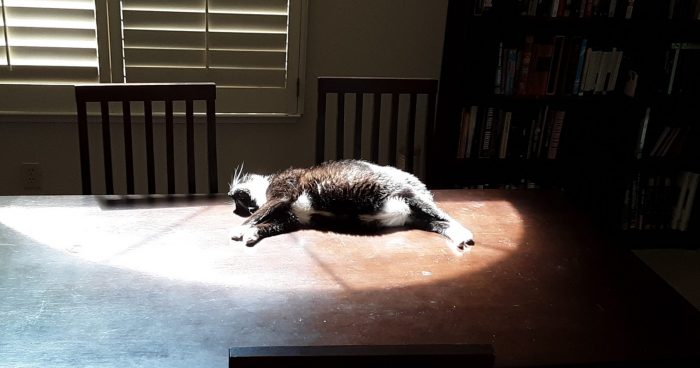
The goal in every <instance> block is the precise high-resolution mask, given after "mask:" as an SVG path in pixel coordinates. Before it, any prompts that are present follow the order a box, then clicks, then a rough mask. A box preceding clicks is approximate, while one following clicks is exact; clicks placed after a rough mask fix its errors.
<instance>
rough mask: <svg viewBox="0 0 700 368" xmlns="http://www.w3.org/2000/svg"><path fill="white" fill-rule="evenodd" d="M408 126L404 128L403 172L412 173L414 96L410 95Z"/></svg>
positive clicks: (414, 120)
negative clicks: (404, 151)
mask: <svg viewBox="0 0 700 368" xmlns="http://www.w3.org/2000/svg"><path fill="white" fill-rule="evenodd" d="M409 100H410V102H409V109H408V125H407V126H406V153H405V157H404V163H405V166H404V170H406V171H408V172H413V156H414V155H413V151H414V146H415V140H416V94H415V93H411V97H410V98H409Z"/></svg>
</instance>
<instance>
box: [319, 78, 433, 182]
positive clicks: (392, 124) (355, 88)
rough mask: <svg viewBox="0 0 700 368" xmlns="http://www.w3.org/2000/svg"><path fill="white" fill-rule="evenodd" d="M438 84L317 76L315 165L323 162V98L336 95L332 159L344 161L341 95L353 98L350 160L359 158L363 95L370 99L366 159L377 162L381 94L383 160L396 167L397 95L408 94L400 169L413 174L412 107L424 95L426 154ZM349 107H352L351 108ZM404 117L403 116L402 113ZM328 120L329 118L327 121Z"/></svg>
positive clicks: (324, 133) (343, 123) (324, 107)
mask: <svg viewBox="0 0 700 368" xmlns="http://www.w3.org/2000/svg"><path fill="white" fill-rule="evenodd" d="M437 87H438V82H437V80H435V79H415V78H413V79H411V78H354V77H319V78H318V105H317V108H318V109H317V120H316V163H317V164H318V163H321V162H323V161H324V160H325V159H326V157H325V148H326V142H325V140H326V139H325V136H326V123H327V122H326V111H327V106H326V104H327V95H329V94H336V95H337V109H336V111H337V114H336V119H335V123H336V128H335V132H336V134H335V154H336V157H335V159H340V158H345V157H344V156H345V154H344V151H345V133H344V132H345V120H346V119H345V110H346V106H345V95H346V94H348V95H350V94H354V95H355V106H354V110H355V121H354V127H353V137H352V147H353V148H352V157H353V158H358V159H359V158H361V152H362V137H363V135H362V125H363V123H362V122H363V113H364V110H365V109H364V106H363V100H364V95H365V94H371V95H372V97H373V103H372V105H373V106H372V109H371V110H372V114H371V117H370V138H369V141H370V157H369V159H370V160H371V161H373V162H378V161H379V151H380V142H379V137H380V120H381V119H380V115H381V111H382V94H388V95H390V97H391V102H390V104H389V108H390V115H389V122H388V124H389V127H388V130H389V132H388V143H387V146H386V150H387V151H388V152H387V161H388V163H389V164H390V165H393V166H397V141H398V139H399V137H398V133H399V129H398V127H399V116H400V115H402V114H399V110H400V109H399V100H400V96H401V95H408V96H409V102H408V113H407V121H406V125H405V129H403V130H404V132H405V137H404V139H405V145H406V147H405V152H404V157H405V162H404V165H403V169H404V170H406V171H408V172H414V171H415V169H414V153H415V143H416V141H415V136H416V105H417V100H418V95H426V96H427V106H426V115H425V118H426V121H425V128H426V129H425V132H424V133H425V134H424V139H425V141H424V142H423V147H424V149H425V150H424V151H425V152H429V147H428V145H429V143H430V142H429V133H430V132H432V130H433V128H434V123H435V103H436V96H437ZM351 108H352V107H351ZM403 115H405V114H403ZM329 120H332V119H329Z"/></svg>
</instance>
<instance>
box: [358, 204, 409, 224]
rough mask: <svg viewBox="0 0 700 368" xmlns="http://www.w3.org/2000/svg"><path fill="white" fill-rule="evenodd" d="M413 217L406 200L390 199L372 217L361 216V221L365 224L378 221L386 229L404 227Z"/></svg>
mask: <svg viewBox="0 0 700 368" xmlns="http://www.w3.org/2000/svg"><path fill="white" fill-rule="evenodd" d="M410 215H411V209H410V208H409V207H408V204H407V203H406V201H405V200H403V199H402V198H398V197H390V198H389V199H387V200H386V202H384V205H383V206H382V208H381V210H379V212H377V213H373V214H371V215H360V216H359V217H360V220H362V221H365V222H375V221H378V222H379V223H380V224H381V225H382V226H384V227H396V226H404V225H405V224H406V221H408V218H409V216H410Z"/></svg>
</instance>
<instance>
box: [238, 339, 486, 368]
mask: <svg viewBox="0 0 700 368" xmlns="http://www.w3.org/2000/svg"><path fill="white" fill-rule="evenodd" d="M493 361H494V352H493V347H491V346H490V345H469V344H450V345H437V344H436V345H331V346H260V347H236V348H231V349H229V368H263V367H290V368H291V367H309V368H315V367H319V368H320V367H334V368H351V367H367V368H378V367H381V368H384V367H406V366H414V367H415V366H421V367H452V366H455V365H458V366H460V367H473V368H478V367H486V368H488V367H492V366H493Z"/></svg>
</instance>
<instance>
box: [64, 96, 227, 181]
mask: <svg viewBox="0 0 700 368" xmlns="http://www.w3.org/2000/svg"><path fill="white" fill-rule="evenodd" d="M75 99H76V104H77V110H78V138H79V142H80V165H81V166H80V168H81V175H82V187H83V194H92V180H91V172H90V145H89V142H88V137H89V134H88V123H87V104H88V103H90V102H96V103H99V104H100V112H101V118H102V148H103V156H104V171H105V173H104V174H105V175H104V177H105V188H106V194H114V175H113V171H112V170H113V165H112V137H111V125H110V112H109V103H110V102H121V105H122V114H123V128H124V155H125V168H126V174H125V177H126V192H127V194H134V150H133V138H132V113H131V102H143V116H144V128H145V141H146V142H145V147H146V155H145V156H146V172H147V174H148V175H147V176H148V193H149V194H154V193H156V176H155V164H154V161H155V160H154V156H155V152H154V144H153V132H154V129H153V102H154V101H163V103H164V105H165V141H166V144H165V149H166V152H165V153H166V162H167V166H166V172H167V187H168V189H167V192H168V194H174V193H175V162H174V161H175V149H174V134H173V102H174V101H184V103H185V122H186V126H185V129H186V135H187V143H186V146H187V147H186V151H187V184H188V185H187V193H190V194H194V193H197V184H196V180H195V153H194V152H195V150H194V143H195V137H194V135H195V134H194V101H205V102H206V142H207V144H206V145H207V163H208V180H209V193H217V192H218V175H217V160H216V147H217V146H216V121H215V119H216V118H215V111H216V106H215V100H216V85H215V84H214V83H162V84H159V83H144V84H136V83H124V84H90V85H77V86H75Z"/></svg>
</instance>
